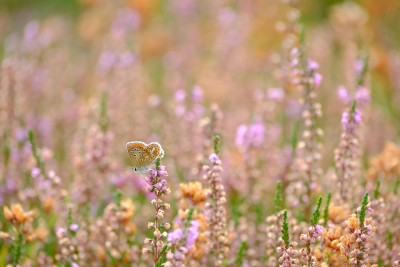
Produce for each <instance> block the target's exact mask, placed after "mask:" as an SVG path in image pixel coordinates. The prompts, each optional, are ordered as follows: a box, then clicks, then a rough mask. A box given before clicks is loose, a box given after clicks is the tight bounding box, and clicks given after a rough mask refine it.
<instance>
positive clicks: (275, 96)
mask: <svg viewBox="0 0 400 267" xmlns="http://www.w3.org/2000/svg"><path fill="white" fill-rule="evenodd" d="M267 96H268V98H269V99H270V100H273V101H281V100H282V99H283V98H284V97H285V92H284V91H283V89H282V88H275V87H273V88H269V89H268V91H267Z"/></svg>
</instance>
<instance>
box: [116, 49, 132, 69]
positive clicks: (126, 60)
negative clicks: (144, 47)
mask: <svg viewBox="0 0 400 267" xmlns="http://www.w3.org/2000/svg"><path fill="white" fill-rule="evenodd" d="M134 61H135V55H134V54H132V53H131V52H125V53H123V54H122V55H120V56H119V66H120V67H129V66H131V65H132V64H133V62H134Z"/></svg>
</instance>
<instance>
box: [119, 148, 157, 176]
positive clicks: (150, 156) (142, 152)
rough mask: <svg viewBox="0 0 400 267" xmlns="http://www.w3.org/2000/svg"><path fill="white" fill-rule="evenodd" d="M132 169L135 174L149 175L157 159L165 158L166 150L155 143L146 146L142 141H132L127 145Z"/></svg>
mask: <svg viewBox="0 0 400 267" xmlns="http://www.w3.org/2000/svg"><path fill="white" fill-rule="evenodd" d="M126 149H127V151H128V154H129V157H130V159H131V163H132V167H133V170H134V171H135V172H139V173H141V174H145V173H147V171H148V170H149V167H150V166H151V165H152V164H154V163H155V162H156V160H157V159H161V158H163V157H164V150H163V149H162V147H161V145H160V144H159V143H156V142H153V143H150V144H146V143H144V142H141V141H132V142H128V143H127V144H126Z"/></svg>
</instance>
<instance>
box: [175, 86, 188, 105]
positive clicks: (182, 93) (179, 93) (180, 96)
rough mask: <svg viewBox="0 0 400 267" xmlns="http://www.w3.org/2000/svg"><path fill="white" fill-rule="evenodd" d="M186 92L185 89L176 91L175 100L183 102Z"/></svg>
mask: <svg viewBox="0 0 400 267" xmlns="http://www.w3.org/2000/svg"><path fill="white" fill-rule="evenodd" d="M185 97H186V93H185V91H184V90H183V89H180V90H178V91H176V92H175V100H176V101H177V102H179V103H181V102H183V100H185Z"/></svg>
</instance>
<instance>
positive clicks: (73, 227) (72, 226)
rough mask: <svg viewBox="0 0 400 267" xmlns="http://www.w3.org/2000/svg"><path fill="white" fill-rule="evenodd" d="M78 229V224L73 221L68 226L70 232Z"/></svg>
mask: <svg viewBox="0 0 400 267" xmlns="http://www.w3.org/2000/svg"><path fill="white" fill-rule="evenodd" d="M78 229H79V225H77V224H76V223H73V224H71V225H70V226H69V230H71V231H72V232H76V231H78Z"/></svg>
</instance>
